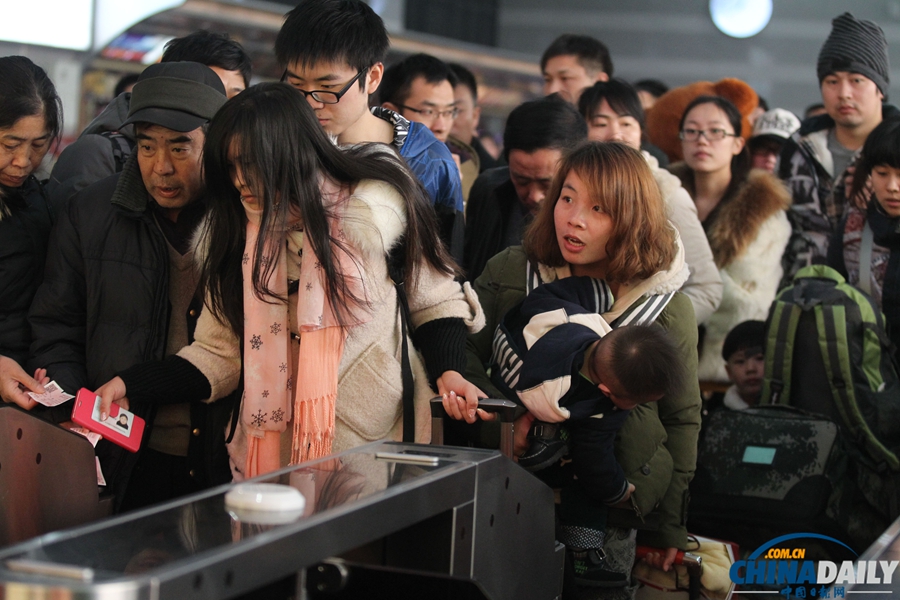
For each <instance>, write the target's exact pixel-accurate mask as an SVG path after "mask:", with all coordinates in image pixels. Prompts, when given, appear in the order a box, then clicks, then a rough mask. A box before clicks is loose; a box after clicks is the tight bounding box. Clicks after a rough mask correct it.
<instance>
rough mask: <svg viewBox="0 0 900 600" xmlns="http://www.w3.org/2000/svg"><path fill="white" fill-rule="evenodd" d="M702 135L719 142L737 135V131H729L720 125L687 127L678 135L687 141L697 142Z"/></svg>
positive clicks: (711, 140)
mask: <svg viewBox="0 0 900 600" xmlns="http://www.w3.org/2000/svg"><path fill="white" fill-rule="evenodd" d="M701 135H702V136H703V137H705V138H706V139H707V140H709V141H710V142H718V141H720V140H724V139H725V138H726V137H737V134H736V133H728V132H727V131H725V130H724V129H720V128H718V127H712V128H710V129H691V128H689V127H685V128H684V129H682V130H681V131H679V132H678V137H679V138H681V139H683V140H685V141H687V142H696V141H697V140H699V139H700V136H701Z"/></svg>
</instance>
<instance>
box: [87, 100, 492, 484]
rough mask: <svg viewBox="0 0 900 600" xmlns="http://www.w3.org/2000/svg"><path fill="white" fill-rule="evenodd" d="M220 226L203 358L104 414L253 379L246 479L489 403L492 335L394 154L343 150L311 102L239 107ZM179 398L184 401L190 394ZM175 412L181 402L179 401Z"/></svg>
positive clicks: (212, 207)
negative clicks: (407, 423)
mask: <svg viewBox="0 0 900 600" xmlns="http://www.w3.org/2000/svg"><path fill="white" fill-rule="evenodd" d="M204 169H205V177H206V181H207V188H208V190H207V191H208V197H209V200H208V202H209V217H208V221H207V222H206V224H205V225H204V226H202V228H201V230H200V231H201V233H200V239H199V242H198V245H199V247H200V248H201V254H205V258H204V259H203V263H202V264H203V270H202V280H203V283H204V284H205V289H206V290H207V306H208V309H209V310H204V312H203V313H202V314H201V317H200V321H199V322H198V326H197V332H196V334H195V342H194V343H193V344H192V345H191V346H188V347H185V348H184V349H182V350H181V351H180V352H179V353H178V355H177V356H175V357H170V358H169V359H167V360H166V361H163V363H162V364H161V365H160V364H153V363H150V364H144V365H139V366H138V367H135V368H132V369H129V370H127V371H125V372H123V373H121V374H120V375H121V377H118V378H116V379H114V380H112V381H111V382H110V383H108V384H106V385H105V386H103V388H101V389H100V390H98V393H100V395H101V396H103V399H104V406H106V405H107V404H108V403H109V402H110V401H112V400H118V401H119V402H120V403H122V402H121V400H120V399H121V398H123V397H125V396H126V393H127V396H128V399H129V400H130V402H138V401H145V402H152V401H159V398H161V397H163V396H164V395H171V394H177V395H178V396H179V397H180V398H179V399H178V401H181V402H184V401H203V400H215V399H216V398H220V397H223V396H224V395H226V394H227V393H229V392H230V391H231V390H233V389H234V388H235V387H236V386H237V385H238V379H239V376H240V375H241V374H242V373H243V378H244V381H243V383H244V398H243V402H242V406H241V411H240V417H239V419H240V421H239V423H238V426H237V431H236V434H235V436H234V440H233V441H232V443H231V445H230V447H229V452H230V454H231V459H232V468H233V472H234V474H235V476H236V477H237V478H241V477H249V476H254V475H258V474H262V473H266V472H268V471H271V470H274V469H277V468H279V467H280V466H283V465H286V464H288V463H289V462H290V463H296V462H300V461H303V460H307V459H311V458H316V457H319V456H324V455H326V454H329V453H330V452H332V451H340V450H343V449H346V448H350V447H353V446H356V445H359V444H362V443H365V442H368V441H372V440H377V439H382V438H385V437H393V438H395V439H399V438H400V432H401V429H402V425H401V423H402V420H403V419H409V418H414V419H415V431H416V439H417V440H419V441H424V440H427V439H428V436H429V431H430V428H429V421H430V417H429V414H428V407H427V402H428V399H429V397H431V396H432V395H433V394H434V392H433V391H431V389H430V386H429V376H430V379H431V380H432V381H434V382H435V384H436V388H437V390H438V391H439V392H440V393H443V394H448V395H450V394H459V395H461V396H470V395H473V396H477V395H480V390H478V389H477V388H476V387H475V386H473V385H471V384H470V383H468V382H467V381H466V380H465V379H464V378H463V377H462V375H461V372H463V370H464V368H465V338H466V334H467V332H468V331H470V330H477V329H478V328H479V321H481V319H482V315H481V312H480V307H479V306H478V302H477V299H476V298H475V297H474V294H472V293H471V291H468V288H466V289H464V288H463V287H461V286H460V284H459V283H458V282H457V281H456V280H455V279H454V276H455V274H456V268H455V266H454V265H453V262H452V260H451V259H450V258H449V256H448V254H447V252H446V250H445V248H444V247H443V245H442V244H441V243H440V242H439V241H438V236H437V224H436V219H435V217H434V215H433V212H432V209H431V207H430V206H429V204H428V202H427V200H426V199H425V195H424V194H425V193H424V191H423V189H422V188H421V186H420V185H419V184H418V183H417V182H416V180H415V179H414V178H413V177H412V176H411V175H410V174H409V172H408V170H407V169H406V167H405V166H404V165H403V163H402V160H401V159H400V158H399V157H398V156H397V155H396V154H395V153H394V152H393V151H392V150H390V149H389V148H387V147H385V146H379V145H363V146H357V147H353V148H349V149H345V150H342V149H339V148H338V147H337V146H335V145H334V144H333V143H332V142H331V140H330V139H329V138H328V137H327V135H326V134H325V133H324V132H323V131H322V128H321V127H320V126H319V124H318V122H317V121H316V118H315V115H314V113H313V112H312V110H311V109H310V107H309V106H308V104H307V103H306V102H305V101H304V100H303V98H302V96H300V95H299V94H297V92H296V91H295V90H293V89H291V88H290V87H289V86H287V85H284V84H261V85H258V86H255V87H253V88H250V89H248V90H246V91H245V92H243V93H241V94H240V95H239V96H237V97H236V98H233V99H232V100H230V101H228V102H227V103H226V104H225V106H223V107H222V109H221V110H220V111H219V112H218V113H217V115H216V117H215V118H214V119H213V121H212V123H211V124H210V128H209V132H208V134H207V138H206V145H205V147H204ZM389 263H390V264H391V265H393V266H394V271H396V272H395V278H396V279H398V280H400V281H402V282H403V287H404V288H405V290H406V297H407V298H408V302H409V314H410V321H411V328H412V329H414V331H415V333H414V334H412V337H413V339H415V340H416V341H417V345H418V347H419V348H420V349H421V352H422V356H421V358H423V359H424V367H425V368H427V373H428V375H426V372H425V368H423V364H422V360H420V356H419V355H418V354H417V353H416V352H415V351H412V352H410V357H409V358H410V363H411V370H412V373H413V375H414V379H415V407H416V409H415V415H403V414H402V412H403V411H402V405H401V397H402V391H403V390H402V384H401V383H400V382H401V381H402V376H401V360H400V359H401V348H402V345H403V344H404V343H406V344H409V343H410V340H409V339H404V338H403V335H402V333H401V331H402V329H401V327H402V326H401V319H400V310H401V309H400V306H399V304H398V295H397V293H396V289H395V285H394V282H393V281H392V279H391V276H390V273H389ZM175 388H177V389H175ZM169 398H170V401H171V400H174V399H172V398H171V396H169Z"/></svg>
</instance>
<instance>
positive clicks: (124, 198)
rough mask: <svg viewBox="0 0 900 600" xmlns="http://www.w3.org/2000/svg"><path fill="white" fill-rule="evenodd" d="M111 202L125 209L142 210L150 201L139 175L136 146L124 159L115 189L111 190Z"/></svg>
mask: <svg viewBox="0 0 900 600" xmlns="http://www.w3.org/2000/svg"><path fill="white" fill-rule="evenodd" d="M111 202H112V203H113V204H115V205H117V206H121V207H122V208H124V209H125V210H130V211H134V212H144V211H145V210H147V205H148V204H149V203H150V193H149V192H148V191H147V188H146V186H145V185H144V178H143V177H141V169H140V167H139V166H138V161H137V148H135V151H134V152H132V153H131V156H129V157H128V160H127V161H125V166H124V167H122V173H121V175H119V181H118V183H116V189H115V191H114V192H113V195H112V200H111Z"/></svg>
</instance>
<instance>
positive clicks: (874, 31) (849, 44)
mask: <svg viewBox="0 0 900 600" xmlns="http://www.w3.org/2000/svg"><path fill="white" fill-rule="evenodd" d="M835 71H849V72H851V73H859V74H860V75H864V76H866V77H868V78H869V79H871V80H872V81H874V82H875V85H877V86H878V89H879V90H881V93H882V94H885V95H886V94H887V90H888V82H889V81H890V80H891V77H890V71H891V68H890V65H889V64H888V45H887V40H885V38H884V31H882V30H881V27H879V26H878V25H876V24H875V23H873V22H872V21H860V20H858V19H857V18H856V17H854V16H853V15H851V14H850V13H848V12H846V13H844V14H842V15H841V16H839V17H835V18H834V19H833V20H832V21H831V34H830V35H829V36H828V39H827V40H825V43H824V44H822V49H821V50H820V51H819V62H818V63H817V64H816V73H817V74H818V76H819V84H821V83H822V80H823V79H825V77H826V76H828V75H829V74H831V73H834V72H835Z"/></svg>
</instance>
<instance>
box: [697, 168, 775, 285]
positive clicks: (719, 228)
mask: <svg viewBox="0 0 900 600" xmlns="http://www.w3.org/2000/svg"><path fill="white" fill-rule="evenodd" d="M723 202H725V204H723V205H722V206H721V208H720V210H719V214H718V215H717V216H716V220H715V222H714V223H712V225H711V226H709V227H708V229H707V237H708V238H709V247H710V249H711V250H712V253H713V259H714V260H715V261H716V266H718V267H719V268H720V269H722V268H724V267H727V266H728V265H730V264H731V263H732V262H734V261H735V259H737V258H738V257H740V256H741V255H742V254H743V253H744V252H745V251H746V250H747V247H748V246H749V245H750V244H751V243H752V242H753V240H755V239H756V237H757V235H758V234H759V230H760V227H762V225H763V223H765V222H766V221H767V220H769V218H770V217H771V216H772V215H774V214H775V213H777V212H778V211H782V210H788V209H789V208H790V206H791V194H790V192H788V189H787V188H786V187H785V186H784V184H783V183H782V182H781V180H779V179H777V178H776V177H775V176H774V175H772V174H770V173H768V172H766V171H762V170H758V169H754V170H752V171H750V173H749V175H747V179H746V180H745V181H744V183H743V184H742V185H741V186H740V187H739V188H738V189H737V192H736V193H735V194H734V196H732V197H731V198H727V199H723Z"/></svg>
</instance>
